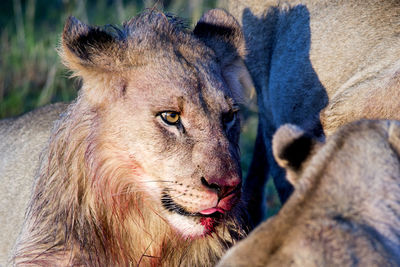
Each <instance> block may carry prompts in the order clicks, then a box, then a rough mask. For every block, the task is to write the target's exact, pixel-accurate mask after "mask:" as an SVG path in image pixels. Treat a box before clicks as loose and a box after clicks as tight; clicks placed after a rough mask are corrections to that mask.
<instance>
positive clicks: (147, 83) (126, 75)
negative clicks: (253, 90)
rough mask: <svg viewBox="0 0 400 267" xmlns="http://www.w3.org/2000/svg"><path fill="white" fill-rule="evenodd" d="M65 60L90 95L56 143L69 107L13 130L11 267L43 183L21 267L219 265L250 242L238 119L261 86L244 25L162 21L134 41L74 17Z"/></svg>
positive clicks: (5, 131)
mask: <svg viewBox="0 0 400 267" xmlns="http://www.w3.org/2000/svg"><path fill="white" fill-rule="evenodd" d="M220 28H223V29H224V30H223V31H221V29H220ZM221 33H222V34H221ZM61 56H62V59H63V60H64V63H65V64H66V65H67V66H68V67H69V68H70V69H71V70H72V71H74V75H75V76H80V77H82V79H83V86H82V89H81V90H80V93H79V96H78V98H77V99H76V100H75V101H74V102H73V103H72V104H71V105H69V106H68V109H67V110H66V111H65V112H63V113H62V115H61V117H60V118H59V119H58V120H57V121H56V123H55V125H54V127H53V129H52V131H51V133H50V129H51V128H52V124H53V121H54V120H55V119H56V118H58V115H59V113H60V112H61V110H62V109H63V108H64V107H58V106H53V107H50V108H45V109H44V110H42V111H36V112H33V113H32V114H27V115H25V116H22V117H21V118H20V119H17V120H16V121H12V120H6V121H4V122H2V124H1V125H0V126H3V128H0V133H1V134H2V135H3V137H4V139H3V140H2V145H3V146H2V147H1V150H0V152H1V153H2V155H1V157H2V161H1V164H0V170H3V169H4V168H6V169H7V171H6V172H3V173H2V174H1V175H2V179H6V180H7V181H6V184H7V185H8V186H9V187H10V188H12V189H11V190H9V191H8V192H7V196H8V197H9V198H8V199H4V201H5V203H4V206H2V207H1V209H0V211H1V212H2V214H3V212H4V213H6V214H7V216H9V215H10V214H11V211H12V210H13V208H12V207H14V208H17V209H18V212H17V216H10V218H13V222H12V223H13V225H11V224H10V223H9V222H8V221H7V219H6V218H8V217H7V216H5V217H2V218H1V219H2V220H3V218H4V219H5V221H2V222H3V223H4V224H5V225H6V229H10V238H9V240H10V241H9V242H7V243H6V242H4V244H5V245H3V242H2V250H1V253H2V259H1V260H2V263H4V262H5V258H4V257H5V255H4V254H6V253H9V250H10V244H11V243H13V242H14V238H15V236H16V234H17V232H19V228H18V227H19V226H20V225H21V217H22V216H21V215H22V212H23V211H24V209H25V208H24V206H25V205H26V203H27V191H28V188H30V187H31V185H30V182H31V181H32V180H33V177H35V181H34V186H33V189H32V193H31V199H30V201H29V205H28V210H27V212H26V214H25V221H24V224H23V228H22V232H21V233H20V235H19V237H18V241H17V245H16V247H15V251H13V253H12V264H16V265H21V266H27V265H28V266H36V265H40V266H65V265H74V266H81V265H82V266H132V265H135V266H136V265H137V266H139V265H145V266H178V265H183V266H212V265H214V264H215V263H216V262H217V260H218V259H219V258H220V257H221V256H222V254H223V252H224V251H225V250H226V249H227V248H228V247H229V246H231V245H232V244H234V243H235V242H236V240H237V239H238V238H240V237H242V236H243V234H244V233H245V231H246V229H244V224H243V221H242V219H243V218H244V216H245V215H244V212H243V210H242V206H243V205H242V204H241V203H240V192H241V188H240V186H241V173H240V163H239V151H238V135H239V122H238V119H237V116H236V113H237V104H238V101H239V95H240V90H241V83H246V80H248V75H247V74H246V69H245V68H244V65H243V63H242V59H241V58H242V56H243V44H242V35H241V31H240V28H239V26H238V24H237V22H236V21H235V20H234V19H233V17H232V16H230V15H229V14H228V13H226V12H225V11H222V10H211V11H209V12H208V13H206V14H205V15H204V16H203V17H202V19H201V20H200V21H199V23H198V24H197V25H196V28H195V29H194V31H193V32H191V31H189V30H188V29H186V28H184V27H183V26H182V24H181V23H180V21H179V19H177V18H174V17H167V16H166V15H165V14H162V13H160V12H158V11H153V10H150V11H147V12H144V13H143V14H141V15H139V16H138V17H136V18H133V19H132V20H130V21H129V22H127V23H125V24H124V25H123V27H122V29H117V28H112V27H109V28H98V27H92V26H88V25H85V24H83V23H81V22H79V21H78V20H77V19H75V18H69V19H68V21H67V23H66V25H65V28H64V33H63V37H62V48H61ZM19 125H21V127H22V128H21V129H20V127H19ZM23 127H25V128H23ZM25 135H27V136H25ZM14 139H15V142H14V141H13V140H14ZM25 145H26V147H24V146H25ZM9 151H12V152H15V155H14V154H11V153H10V154H8V152H9ZM3 152H4V154H3ZM41 152H43V154H42V156H41V160H40V161H39V154H40V153H41ZM26 154H29V155H27V156H26ZM13 159H17V160H18V162H20V163H18V165H16V164H14V163H13ZM24 161H25V166H24V163H23V162H24ZM22 167H24V169H22ZM19 168H21V169H20V170H19ZM13 169H16V172H15V173H14V172H12V170H13ZM10 170H11V171H10ZM25 170H26V171H25ZM19 171H21V173H20V172H19ZM4 174H5V175H4ZM21 180H24V181H23V182H21ZM20 183H23V186H22V187H21V189H23V190H21V195H20V196H18V195H17V194H16V195H15V196H14V195H13V194H14V193H13V192H16V191H17V190H18V187H19V185H20ZM7 190H8V189H7ZM11 195H13V196H14V197H15V198H18V199H20V200H18V201H20V202H18V203H20V204H18V205H15V204H14V203H16V202H15V201H14V200H13V199H11V198H12V196H11ZM14 218H15V220H14ZM10 222H11V220H10ZM1 238H2V240H3V239H7V236H6V235H4V234H3V233H2V236H1Z"/></svg>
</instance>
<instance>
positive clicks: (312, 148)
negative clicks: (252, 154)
mask: <svg viewBox="0 0 400 267" xmlns="http://www.w3.org/2000/svg"><path fill="white" fill-rule="evenodd" d="M273 153H274V156H275V158H276V160H277V162H278V164H279V165H280V166H281V167H283V168H285V170H286V174H287V178H288V180H289V181H290V182H291V183H292V184H293V186H294V188H295V190H294V193H293V194H292V196H291V197H290V198H289V200H288V201H287V202H286V204H285V205H284V206H283V208H282V209H281V210H280V211H279V213H278V214H277V215H276V216H275V217H272V218H271V219H269V220H267V221H266V222H264V223H262V224H261V225H259V226H258V227H257V228H256V229H255V230H254V231H253V232H252V233H250V235H249V236H248V237H247V238H246V239H244V240H242V241H240V242H239V243H238V244H237V245H236V246H234V247H233V248H232V249H230V250H229V251H228V252H227V254H226V255H225V256H224V257H223V258H222V260H221V262H220V263H219V264H218V265H217V266H219V267H222V266H232V267H233V266H399V265H400V186H399V185H400V122H399V121H391V120H376V121H374V120H361V121H357V122H352V123H350V124H347V125H345V126H344V127H342V128H340V129H339V130H338V131H337V132H335V133H334V134H333V135H331V136H329V137H328V138H327V140H326V142H325V143H323V142H321V140H319V139H317V138H314V137H312V136H311V135H310V134H308V133H306V132H304V131H303V130H302V129H301V128H299V127H297V126H295V125H292V124H285V125H284V126H282V127H280V128H279V130H278V131H277V133H276V134H275V135H274V137H273Z"/></svg>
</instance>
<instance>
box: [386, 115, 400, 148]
mask: <svg viewBox="0 0 400 267" xmlns="http://www.w3.org/2000/svg"><path fill="white" fill-rule="evenodd" d="M388 132H389V133H388V135H389V143H390V144H391V145H392V147H393V148H394V150H396V152H397V154H398V155H399V156H400V122H398V121H390V126H389V131H388Z"/></svg>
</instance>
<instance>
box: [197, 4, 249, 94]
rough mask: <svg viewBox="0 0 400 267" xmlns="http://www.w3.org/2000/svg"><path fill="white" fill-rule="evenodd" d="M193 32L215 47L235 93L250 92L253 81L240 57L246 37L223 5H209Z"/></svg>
mask: <svg viewBox="0 0 400 267" xmlns="http://www.w3.org/2000/svg"><path fill="white" fill-rule="evenodd" d="M193 33H194V35H195V36H197V37H198V38H199V39H200V40H202V41H203V42H204V43H205V44H206V45H207V46H208V47H210V48H211V49H213V50H214V51H215V53H216V55H217V58H218V61H219V62H220V64H221V68H222V75H223V76H224V79H225V81H226V82H227V84H228V86H229V87H230V89H231V90H232V93H233V95H234V97H235V98H236V99H237V100H242V98H243V94H245V95H250V92H251V90H253V82H252V80H251V77H250V75H249V72H248V70H247V68H246V66H245V64H244V61H243V59H244V57H245V55H246V47H245V40H244V37H243V33H242V29H241V27H240V25H239V23H238V22H237V21H236V19H235V18H234V17H233V16H232V15H230V14H229V13H228V12H226V11H225V10H223V9H212V10H209V11H208V12H206V13H205V14H204V15H203V16H202V17H201V18H200V20H199V22H198V23H197V25H196V27H195V28H194V30H193Z"/></svg>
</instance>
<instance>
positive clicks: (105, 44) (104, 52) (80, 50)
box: [60, 16, 124, 75]
mask: <svg viewBox="0 0 400 267" xmlns="http://www.w3.org/2000/svg"><path fill="white" fill-rule="evenodd" d="M121 43H122V42H120V36H119V35H118V32H116V33H111V32H110V31H106V30H105V29H102V28H99V27H92V26H88V25H86V24H84V23H82V22H80V21H79V20H78V19H76V18H74V17H72V16H71V17H69V18H68V19H67V21H66V23H65V26H64V31H63V34H62V41H61V46H62V47H61V50H60V55H61V58H62V60H63V63H64V64H65V65H66V66H67V67H68V68H70V69H71V70H72V71H74V72H75V74H76V75H82V72H83V73H86V72H93V71H113V70H116V69H117V68H118V67H120V65H121V63H122V62H123V58H124V55H123V54H122V51H124V50H123V49H119V47H120V45H121Z"/></svg>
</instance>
